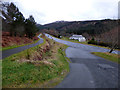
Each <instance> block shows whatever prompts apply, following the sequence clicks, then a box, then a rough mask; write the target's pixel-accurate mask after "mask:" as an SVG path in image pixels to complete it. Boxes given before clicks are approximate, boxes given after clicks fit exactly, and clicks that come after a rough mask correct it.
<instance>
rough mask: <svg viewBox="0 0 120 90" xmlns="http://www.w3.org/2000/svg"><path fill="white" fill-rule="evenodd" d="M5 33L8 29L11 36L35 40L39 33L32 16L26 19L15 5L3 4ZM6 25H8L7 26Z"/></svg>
mask: <svg viewBox="0 0 120 90" xmlns="http://www.w3.org/2000/svg"><path fill="white" fill-rule="evenodd" d="M1 11H2V16H3V17H2V19H3V24H2V26H3V27H2V28H3V31H4V30H5V29H7V31H9V32H10V35H11V36H20V37H22V36H26V37H29V38H33V37H34V36H35V35H36V33H37V32H38V28H37V27H36V22H35V20H34V17H33V16H32V15H30V16H29V18H28V19H25V17H24V16H23V14H22V13H21V12H20V11H19V9H18V7H16V5H15V4H14V3H12V2H11V3H2V10H1ZM5 24H6V25H5Z"/></svg>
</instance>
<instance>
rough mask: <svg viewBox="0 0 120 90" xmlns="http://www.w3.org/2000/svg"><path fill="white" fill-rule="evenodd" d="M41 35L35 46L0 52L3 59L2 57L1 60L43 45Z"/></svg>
mask: <svg viewBox="0 0 120 90" xmlns="http://www.w3.org/2000/svg"><path fill="white" fill-rule="evenodd" d="M40 35H41V34H40ZM40 35H39V36H38V38H39V39H40V40H39V41H38V42H37V43H34V44H30V45H25V46H21V47H17V48H13V49H9V50H4V51H0V53H2V57H0V60H1V59H4V58H6V57H8V56H10V55H12V54H15V53H18V52H21V51H24V50H26V49H29V48H31V47H35V46H36V45H39V44H41V43H43V39H42V38H40Z"/></svg>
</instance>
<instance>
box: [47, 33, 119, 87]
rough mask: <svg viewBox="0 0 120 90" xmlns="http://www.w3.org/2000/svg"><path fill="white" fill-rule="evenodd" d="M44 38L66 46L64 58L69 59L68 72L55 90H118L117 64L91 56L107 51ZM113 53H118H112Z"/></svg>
mask: <svg viewBox="0 0 120 90" xmlns="http://www.w3.org/2000/svg"><path fill="white" fill-rule="evenodd" d="M46 36H47V37H48V38H50V39H53V40H55V41H56V42H59V43H63V44H66V45H68V46H70V47H68V48H67V49H66V56H67V57H68V58H70V60H71V62H72V63H70V64H69V65H70V72H69V74H68V75H67V76H66V78H65V79H64V80H63V81H62V82H61V83H60V84H59V85H57V86H56V88H118V84H119V83H118V75H119V74H120V73H118V64H117V63H114V62H111V61H109V60H106V59H103V58H101V57H98V56H95V55H93V54H91V52H106V51H109V50H108V49H104V48H100V47H95V46H89V45H83V44H79V43H73V42H69V41H64V40H60V39H57V38H55V37H52V36H50V35H48V34H46ZM113 53H118V52H117V51H114V52H113Z"/></svg>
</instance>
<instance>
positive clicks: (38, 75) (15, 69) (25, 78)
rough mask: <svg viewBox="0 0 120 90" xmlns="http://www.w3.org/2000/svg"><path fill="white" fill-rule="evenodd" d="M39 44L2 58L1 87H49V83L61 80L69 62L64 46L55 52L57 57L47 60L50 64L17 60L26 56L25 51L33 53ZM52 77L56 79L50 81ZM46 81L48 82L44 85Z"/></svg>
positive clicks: (55, 83) (67, 69) (53, 84)
mask: <svg viewBox="0 0 120 90" xmlns="http://www.w3.org/2000/svg"><path fill="white" fill-rule="evenodd" d="M44 44H45V40H44V43H42V44H40V45H39V46H42V45H44ZM39 46H35V47H32V48H30V49H28V50H25V51H22V52H20V53H17V54H14V55H12V56H10V57H7V58H5V59H3V60H2V86H3V88H9V87H17V88H31V87H33V88H35V87H37V88H39V87H48V86H49V87H51V85H52V86H55V85H57V84H58V83H59V82H60V81H61V80H63V78H64V77H65V73H67V72H69V63H68V62H67V61H66V58H65V54H64V51H63V49H65V48H66V46H65V47H62V48H59V49H58V51H57V54H56V55H57V56H56V57H57V59H51V60H48V62H50V63H52V65H51V64H45V63H44V62H43V61H34V62H35V63H37V64H33V63H31V62H20V61H19V60H20V59H21V58H22V57H24V56H27V52H28V53H29V54H30V55H31V54H34V51H36V50H37V49H38V48H39ZM47 55H49V54H47ZM61 73H64V74H61ZM53 79H55V80H56V81H55V80H54V81H55V82H54V83H51V80H53ZM57 79H58V80H57ZM46 82H49V83H47V85H45V86H44V84H45V83H46Z"/></svg>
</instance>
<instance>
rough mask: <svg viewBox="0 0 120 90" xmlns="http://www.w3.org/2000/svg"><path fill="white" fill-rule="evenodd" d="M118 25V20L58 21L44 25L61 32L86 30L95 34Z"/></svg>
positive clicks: (80, 32) (82, 31)
mask: <svg viewBox="0 0 120 90" xmlns="http://www.w3.org/2000/svg"><path fill="white" fill-rule="evenodd" d="M117 25H118V20H111V19H105V20H91V21H71V22H68V21H57V22H53V23H49V24H46V25H44V28H45V29H48V30H49V29H54V30H57V31H59V32H61V31H65V32H66V33H76V34H82V33H84V32H87V33H90V34H94V33H96V32H97V33H100V32H101V30H104V31H109V30H110V29H112V28H114V27H116V26H117Z"/></svg>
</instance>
